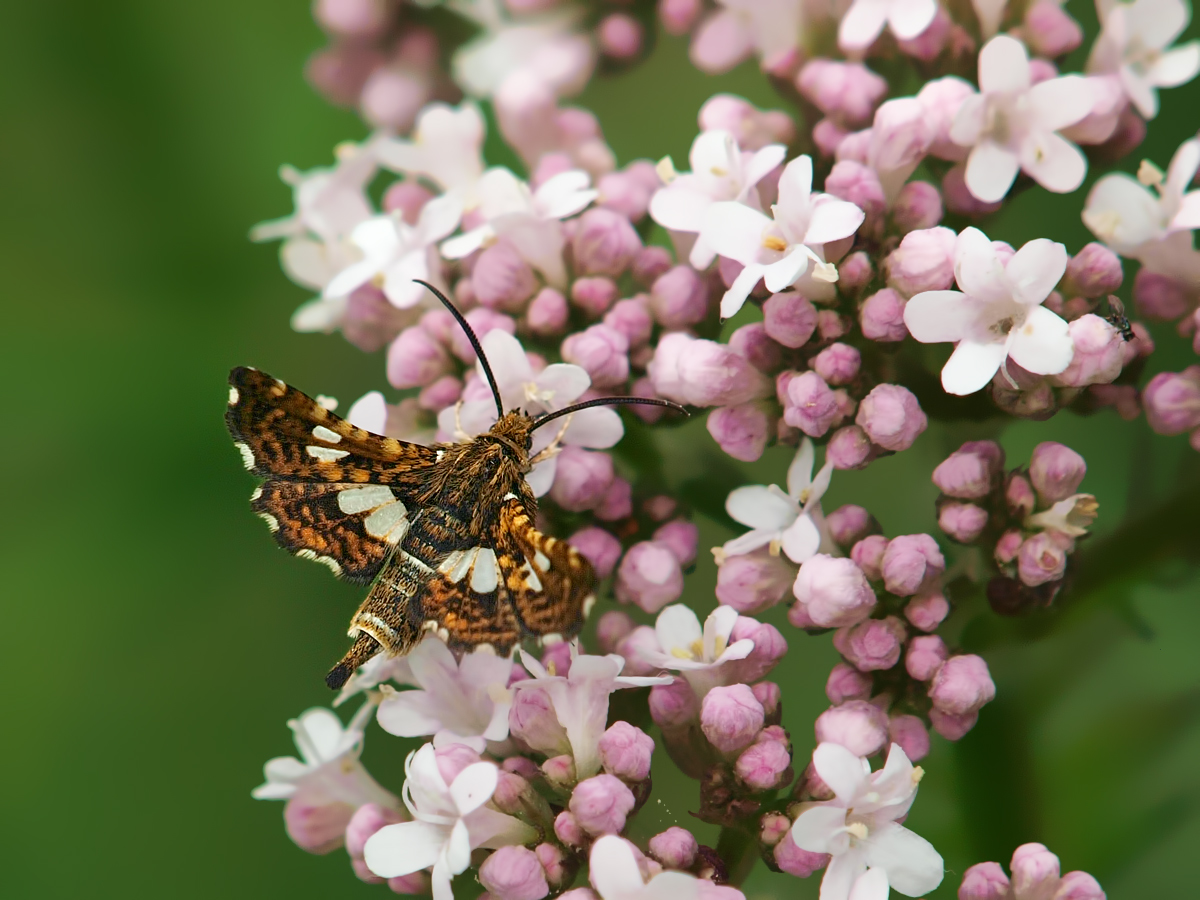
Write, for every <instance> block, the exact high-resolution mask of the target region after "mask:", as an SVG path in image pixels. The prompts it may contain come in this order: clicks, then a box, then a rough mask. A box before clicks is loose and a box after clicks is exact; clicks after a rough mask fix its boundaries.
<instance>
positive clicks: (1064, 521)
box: [1024, 494, 1100, 538]
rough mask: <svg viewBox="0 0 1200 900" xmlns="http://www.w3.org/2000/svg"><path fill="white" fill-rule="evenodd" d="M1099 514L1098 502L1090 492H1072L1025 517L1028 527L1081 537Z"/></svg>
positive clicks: (1071, 536)
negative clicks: (1051, 504)
mask: <svg viewBox="0 0 1200 900" xmlns="http://www.w3.org/2000/svg"><path fill="white" fill-rule="evenodd" d="M1099 514H1100V504H1099V503H1098V502H1097V501H1096V498H1095V497H1094V496H1092V495H1091V494H1072V495H1071V496H1070V497H1065V498H1063V499H1062V500H1059V501H1058V502H1057V503H1055V504H1054V505H1053V506H1051V507H1050V508H1049V509H1046V510H1043V511H1042V512H1040V513H1037V514H1035V515H1032V516H1028V517H1027V518H1026V519H1025V522H1024V525H1025V527H1026V528H1029V529H1046V530H1050V531H1057V532H1059V533H1061V534H1065V535H1066V536H1067V537H1070V538H1077V537H1083V536H1084V535H1085V534H1087V533H1088V531H1087V530H1088V526H1089V525H1091V524H1092V523H1093V522H1095V521H1096V516H1097V515H1099Z"/></svg>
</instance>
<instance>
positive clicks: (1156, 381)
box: [1142, 366, 1200, 434]
mask: <svg viewBox="0 0 1200 900" xmlns="http://www.w3.org/2000/svg"><path fill="white" fill-rule="evenodd" d="M1142 403H1143V404H1144V405H1145V407H1146V420H1147V421H1148V422H1149V423H1150V427H1151V428H1153V429H1154V430H1155V431H1157V432H1158V433H1159V434H1182V433H1183V432H1185V431H1191V430H1192V429H1194V428H1196V427H1197V426H1198V425H1200V366H1188V368H1186V369H1184V370H1183V371H1182V372H1160V373H1159V374H1157V375H1155V376H1154V377H1153V378H1151V379H1150V383H1149V384H1147V385H1146V389H1145V391H1144V392H1143V393H1142Z"/></svg>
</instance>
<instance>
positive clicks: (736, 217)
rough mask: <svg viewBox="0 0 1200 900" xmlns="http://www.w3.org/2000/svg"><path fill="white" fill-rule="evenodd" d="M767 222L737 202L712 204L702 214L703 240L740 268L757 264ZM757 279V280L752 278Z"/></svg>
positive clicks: (760, 214) (759, 214) (769, 222)
mask: <svg viewBox="0 0 1200 900" xmlns="http://www.w3.org/2000/svg"><path fill="white" fill-rule="evenodd" d="M770 225H771V220H770V219H768V218H767V217H766V216H765V215H763V214H762V213H760V212H759V211H758V210H756V209H751V208H750V207H748V206H744V205H743V204H741V203H731V202H725V203H714V204H712V206H710V207H709V208H708V212H706V213H705V214H704V226H703V228H702V231H703V234H704V239H705V240H706V241H707V242H708V244H709V246H711V247H712V248H713V249H714V250H715V251H716V252H717V253H719V254H720V255H721V256H727V257H729V258H730V259H734V260H737V261H738V262H740V263H741V264H742V265H744V266H749V265H751V264H752V263H757V262H758V254H759V251H761V250H762V246H763V244H762V240H763V233H764V232H765V231H766V230H767V228H769V227H770ZM756 280H757V279H756Z"/></svg>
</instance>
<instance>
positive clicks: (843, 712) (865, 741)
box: [815, 700, 887, 756]
mask: <svg viewBox="0 0 1200 900" xmlns="http://www.w3.org/2000/svg"><path fill="white" fill-rule="evenodd" d="M815 731H816V736H817V743H819V744H820V743H824V742H826V741H828V742H830V743H833V744H841V745H842V746H843V747H845V748H846V749H847V750H849V751H850V752H851V753H853V754H854V755H855V756H873V755H874V754H876V753H878V752H879V751H880V750H882V749H883V747H884V745H885V744H886V743H887V714H886V713H884V712H883V710H881V709H880V708H879V707H878V706H876V705H875V704H873V703H868V702H867V701H866V700H850V701H847V702H846V703H843V704H841V705H840V706H834V707H832V708H830V709H827V710H825V712H823V713H821V715H819V716H817V722H816V725H815Z"/></svg>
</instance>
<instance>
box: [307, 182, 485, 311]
mask: <svg viewBox="0 0 1200 900" xmlns="http://www.w3.org/2000/svg"><path fill="white" fill-rule="evenodd" d="M461 218H462V201H461V200H460V199H459V198H458V197H456V196H455V195H454V194H444V195H442V196H441V197H435V198H434V199H433V200H430V201H429V202H428V203H426V204H425V206H423V207H422V208H421V214H420V216H419V217H418V219H417V224H416V225H409V224H408V223H407V222H405V221H404V220H403V219H402V218H401V217H400V216H399V214H397V213H393V214H391V215H383V216H375V217H374V218H371V219H367V221H365V222H363V223H361V224H360V225H358V227H356V228H355V229H354V231H353V232H351V234H350V240H352V241H353V242H354V243H355V244H356V245H357V246H358V248H359V249H360V250H361V251H362V253H363V258H362V260H360V261H359V262H356V263H352V264H351V265H349V266H347V267H346V268H345V269H343V270H342V271H341V272H339V273H338V274H337V275H335V276H334V277H333V279H332V280H331V281H330V282H329V284H327V285H325V291H324V296H325V297H327V298H329V297H344V296H346V295H347V294H349V293H351V292H352V291H353V290H354V289H355V288H358V287H361V286H362V285H364V284H366V283H367V282H368V281H373V280H377V281H379V282H380V285H379V286H380V288H381V289H382V290H383V293H384V296H386V297H387V298H388V300H389V301H391V303H392V305H393V306H396V307H398V308H400V309H407V308H409V307H411V306H416V305H417V304H418V303H420V302H421V299H422V298H423V297H425V296H426V295H427V291H426V290H425V288H424V287H422V286H421V285H419V284H416V283H415V282H414V280H413V279H416V278H420V279H422V280H423V281H430V280H431V279H432V277H433V275H434V273H436V272H437V271H438V265H437V264H438V256H437V242H438V241H440V240H441V239H442V238H444V237H445V236H446V235H448V234H450V233H451V232H452V231H454V229H455V228H457V227H458V222H459V220H460V219H461Z"/></svg>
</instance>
